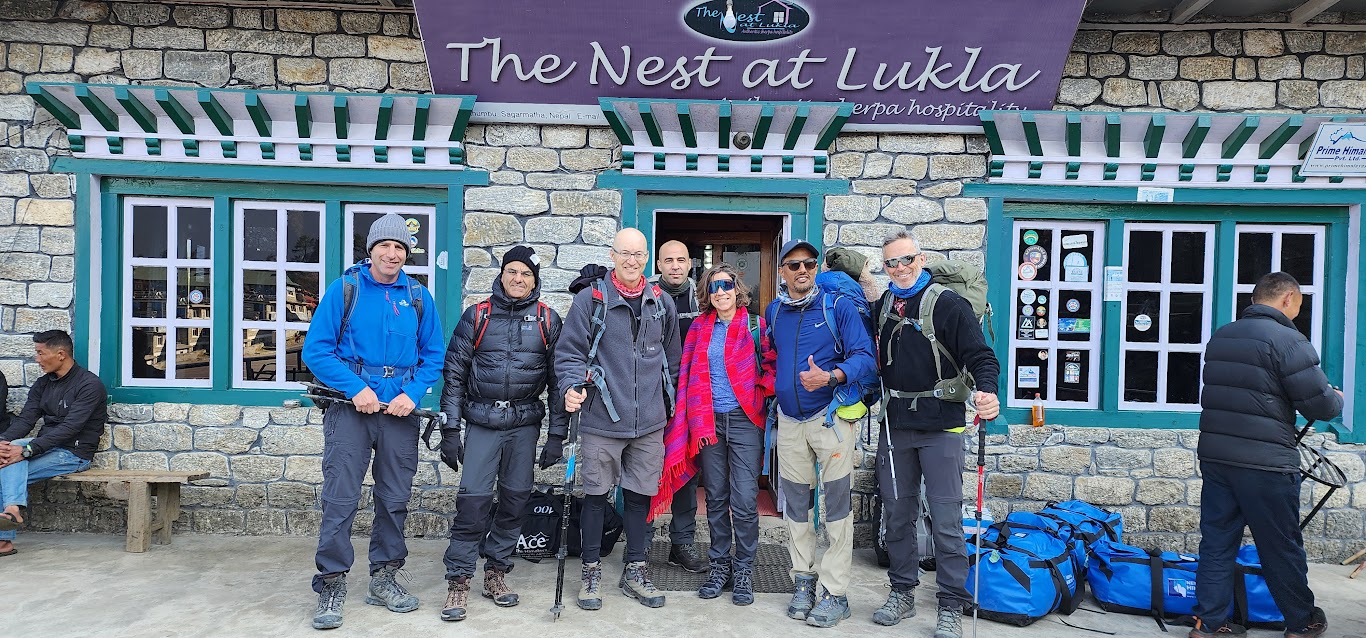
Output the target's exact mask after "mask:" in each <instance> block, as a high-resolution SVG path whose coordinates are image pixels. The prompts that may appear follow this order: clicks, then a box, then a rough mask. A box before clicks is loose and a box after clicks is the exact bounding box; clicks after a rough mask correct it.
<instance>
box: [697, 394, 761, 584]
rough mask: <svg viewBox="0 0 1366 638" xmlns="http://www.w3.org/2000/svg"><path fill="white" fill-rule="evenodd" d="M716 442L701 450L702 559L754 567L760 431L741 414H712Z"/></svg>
mask: <svg viewBox="0 0 1366 638" xmlns="http://www.w3.org/2000/svg"><path fill="white" fill-rule="evenodd" d="M715 416H716V442H715V443H712V444H711V445H708V446H706V447H704V448H702V449H701V451H700V452H699V453H698V456H699V457H700V459H699V460H700V461H701V466H702V467H701V471H702V487H703V488H704V489H705V490H706V492H707V526H708V527H709V528H710V529H711V547H710V548H709V549H708V550H707V558H709V559H710V560H711V561H713V562H715V561H718V560H719V561H729V560H730V553H731V547H732V542H733V544H734V548H735V565H736V566H737V567H739V566H747V567H753V566H754V555H755V553H756V552H758V549H759V470H760V469H761V468H762V467H763V464H764V430H763V429H762V428H760V427H759V426H757V425H755V424H754V422H753V421H750V420H749V415H747V414H745V411H744V410H742V409H738V408H737V409H736V410H734V411H732V412H729V413H721V412H717V413H715Z"/></svg>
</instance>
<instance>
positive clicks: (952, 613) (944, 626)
mask: <svg viewBox="0 0 1366 638" xmlns="http://www.w3.org/2000/svg"><path fill="white" fill-rule="evenodd" d="M934 638H963V610H962V609H952V608H949V607H940V608H939V619H938V620H937V621H935V623H934Z"/></svg>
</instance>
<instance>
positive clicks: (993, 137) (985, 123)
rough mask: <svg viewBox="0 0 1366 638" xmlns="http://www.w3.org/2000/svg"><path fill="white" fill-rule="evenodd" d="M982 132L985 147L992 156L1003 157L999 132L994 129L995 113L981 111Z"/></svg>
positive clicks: (1003, 149)
mask: <svg viewBox="0 0 1366 638" xmlns="http://www.w3.org/2000/svg"><path fill="white" fill-rule="evenodd" d="M981 119H982V132H983V133H984V134H986V136H987V146H988V147H990V148H991V154H992V155H1005V154H1006V151H1005V148H1004V147H1002V146H1001V132H1000V131H998V130H997V129H996V112H995V111H982V113H981Z"/></svg>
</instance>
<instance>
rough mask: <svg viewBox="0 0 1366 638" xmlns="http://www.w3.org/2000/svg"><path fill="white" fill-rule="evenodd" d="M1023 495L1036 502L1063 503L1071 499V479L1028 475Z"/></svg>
mask: <svg viewBox="0 0 1366 638" xmlns="http://www.w3.org/2000/svg"><path fill="white" fill-rule="evenodd" d="M1023 495H1024V497H1025V498H1027V499H1034V500H1038V501H1065V500H1067V499H1070V498H1072V477H1070V476H1062V475H1058V474H1039V473H1034V474H1029V475H1028V476H1026V477H1025V480H1024V492H1023Z"/></svg>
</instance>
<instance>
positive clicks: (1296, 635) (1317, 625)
mask: <svg viewBox="0 0 1366 638" xmlns="http://www.w3.org/2000/svg"><path fill="white" fill-rule="evenodd" d="M1325 631H1328V617H1327V616H1325V615H1324V613H1323V610H1322V609H1319V608H1318V607H1315V608H1314V611H1313V612H1312V613H1311V614H1310V616H1309V625H1308V626H1307V627H1303V628H1301V629H1299V630H1297V631H1290V630H1289V629H1287V630H1286V632H1285V638H1318V636H1322V635H1323V632H1325Z"/></svg>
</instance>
